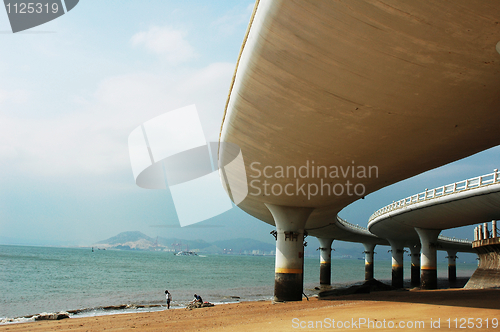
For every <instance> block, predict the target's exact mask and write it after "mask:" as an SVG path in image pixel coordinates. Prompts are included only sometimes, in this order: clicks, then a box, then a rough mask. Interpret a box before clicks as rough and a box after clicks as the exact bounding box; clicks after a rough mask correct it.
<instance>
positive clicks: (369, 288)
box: [318, 279, 396, 299]
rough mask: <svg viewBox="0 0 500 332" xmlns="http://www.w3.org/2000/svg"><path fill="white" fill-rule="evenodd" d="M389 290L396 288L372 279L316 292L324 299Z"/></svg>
mask: <svg viewBox="0 0 500 332" xmlns="http://www.w3.org/2000/svg"><path fill="white" fill-rule="evenodd" d="M389 290H396V288H394V287H392V286H389V285H386V284H384V283H383V282H380V281H378V280H375V279H372V280H368V281H365V282H364V283H363V284H361V285H354V286H350V287H347V288H337V289H332V290H327V291H323V292H320V293H319V294H318V297H319V298H320V299H324V298H327V297H331V296H340V295H350V294H368V293H370V292H379V291H389Z"/></svg>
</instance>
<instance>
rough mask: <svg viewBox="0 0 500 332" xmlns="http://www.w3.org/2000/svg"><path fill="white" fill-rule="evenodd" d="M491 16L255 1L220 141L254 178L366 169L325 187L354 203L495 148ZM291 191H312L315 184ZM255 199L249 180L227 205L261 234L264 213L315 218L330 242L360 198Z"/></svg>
mask: <svg viewBox="0 0 500 332" xmlns="http://www.w3.org/2000/svg"><path fill="white" fill-rule="evenodd" d="M498 17H500V7H499V6H498V4H497V1H496V0H492V1H484V0H481V1H472V0H458V1H426V2H420V1H389V2H387V1H386V2H371V1H355V2H340V1H273V2H271V1H267V0H266V1H264V0H261V1H260V2H259V4H258V6H257V10H256V13H255V15H254V18H253V21H252V24H251V28H250V31H249V35H248V39H247V41H246V43H245V45H244V47H243V49H242V53H241V57H240V61H239V65H238V67H237V71H236V73H235V81H234V85H233V87H232V90H231V93H230V97H229V100H228V107H227V111H226V115H225V119H224V122H223V127H222V131H221V141H228V142H232V143H236V144H237V145H238V146H239V147H241V150H242V153H243V157H244V161H245V166H246V168H247V173H248V174H250V175H254V176H255V175H257V172H256V171H253V170H254V169H257V170H259V171H262V170H263V168H264V167H266V166H270V167H272V169H274V170H275V169H276V167H277V166H283V167H286V166H288V167H290V166H291V167H296V168H297V169H298V168H299V167H301V166H304V165H306V163H307V162H309V163H312V161H314V163H315V165H318V166H319V165H321V166H326V167H330V166H336V167H337V168H340V167H343V168H344V169H347V167H349V166H353V165H355V166H356V167H358V166H363V167H369V166H376V167H377V170H378V173H377V174H376V175H375V174H372V176H371V177H370V178H368V177H361V178H360V177H357V176H354V177H352V176H350V175H348V176H347V177H341V178H340V179H339V178H335V179H331V178H328V180H331V182H332V183H334V182H337V183H344V182H345V181H346V180H350V181H351V182H353V181H355V183H359V184H362V185H363V186H364V188H365V193H364V194H368V193H371V192H374V191H376V190H378V189H380V188H382V187H385V186H387V185H390V184H392V183H395V182H398V181H400V180H403V179H406V178H408V177H411V176H414V175H416V174H419V173H422V172H424V171H426V170H429V169H432V168H435V167H438V166H441V165H444V164H446V163H449V162H452V161H454V160H457V159H460V158H463V157H466V156H469V155H471V154H474V153H476V152H479V151H482V150H484V149H487V148H490V147H492V146H495V145H498V144H500V135H498V123H499V121H500V112H498V110H499V109H500V94H499V93H498V91H499V89H500V80H499V79H498V77H499V74H500V54H498V52H497V51H496V50H495V45H496V44H497V42H498V41H499V40H500V34H499V33H498V31H499V30H500V26H499V24H498ZM220 157H221V158H224V151H222V152H221V154H220ZM252 163H254V164H253V165H254V166H253V167H250V165H251V164H252ZM255 163H258V164H255ZM253 179H254V178H250V177H249V178H248V179H247V181H248V184H249V185H250V180H253ZM260 180H264V178H263V177H262V176H261V177H260ZM295 180H296V179H295V178H294V179H290V178H278V177H276V176H273V177H272V178H269V179H267V182H268V184H269V185H270V186H272V185H274V184H277V185H280V186H282V187H284V186H285V185H287V184H289V183H295ZM300 181H301V183H305V184H306V186H307V185H309V184H316V185H318V186H319V185H321V179H319V178H312V177H309V178H301V179H300ZM264 189H265V188H264V184H263V181H260V182H259V183H257V182H254V183H253V186H251V187H250V194H249V195H248V196H247V198H246V199H245V200H244V201H243V202H242V203H240V204H239V206H240V207H241V208H242V209H243V210H245V211H246V212H248V213H249V214H251V215H253V216H255V217H257V218H259V219H261V220H263V221H265V222H267V223H270V224H273V225H274V220H273V218H272V216H271V214H270V212H269V210H268V209H267V208H266V207H265V205H264V203H270V204H276V205H283V206H295V207H312V208H315V209H314V211H313V212H312V214H311V216H310V218H309V219H308V221H307V224H306V226H305V227H306V229H307V230H311V231H313V229H317V231H314V232H315V235H316V233H317V234H318V235H324V236H331V237H335V235H336V234H337V232H338V227H336V226H335V225H331V226H329V224H334V223H335V216H336V215H337V213H338V212H339V211H340V210H341V209H342V208H344V207H345V206H347V205H348V204H350V203H352V202H353V201H355V200H357V199H359V198H360V197H359V196H357V195H350V196H349V195H347V194H345V193H344V194H343V195H316V196H314V197H307V195H303V194H301V193H298V194H294V195H286V194H284V193H282V194H273V193H271V194H268V195H265V194H263V193H264ZM258 190H260V191H261V194H259V195H257V194H256V193H257V191H258Z"/></svg>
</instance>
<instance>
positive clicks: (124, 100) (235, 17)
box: [0, 0, 500, 245]
mask: <svg viewBox="0 0 500 332" xmlns="http://www.w3.org/2000/svg"><path fill="white" fill-rule="evenodd" d="M253 6H254V3H253V1H248V0H246V1H239V0H232V1H222V0H221V1H191V0H190V1H166V0H161V1H160V0H140V1H139V0H135V1H133V0H129V1H102V0H101V1H99V0H82V1H80V3H79V4H78V5H77V6H76V7H75V8H74V9H73V10H71V11H70V12H68V13H67V14H65V15H63V16H61V17H59V18H57V19H55V20H53V21H51V22H48V23H46V24H43V25H41V26H38V27H35V28H33V29H30V30H27V31H25V32H20V33H16V34H13V33H12V32H11V30H10V25H9V21H8V17H7V14H6V12H5V11H4V10H3V9H0V45H1V46H0V244H2V243H4V244H33V245H90V244H92V243H95V242H97V241H100V240H103V239H106V238H109V237H111V236H114V235H116V234H118V233H120V232H124V231H141V232H143V233H145V234H146V235H148V236H151V237H156V236H162V237H177V238H181V239H188V238H196V239H204V240H206V241H209V242H210V241H215V240H221V239H230V238H237V237H247V238H254V239H257V240H261V241H265V242H270V243H272V242H274V238H273V237H272V236H271V235H269V232H270V231H271V230H273V227H272V226H270V225H268V224H266V223H264V222H262V221H259V220H257V219H255V218H253V217H251V216H249V215H248V214H246V213H244V212H243V211H241V210H239V209H237V208H233V209H231V210H230V211H228V212H225V213H223V214H221V215H219V216H217V217H214V218H211V219H209V220H206V221H203V222H201V223H199V224H197V225H193V226H190V227H180V226H179V220H178V218H177V215H176V211H175V208H174V204H173V200H172V196H171V194H170V192H169V191H168V190H146V189H143V188H140V187H138V186H137V185H136V184H135V182H134V176H133V174H132V169H131V164H130V157H129V151H128V143H127V139H128V136H129V134H130V133H131V132H132V130H134V129H135V128H137V127H138V126H140V125H141V124H142V123H144V122H146V121H148V120H150V119H152V118H155V117H157V116H159V115H162V114H164V113H165V112H169V111H172V110H175V109H178V108H180V107H184V106H187V105H192V104H195V105H196V107H197V110H198V114H199V117H200V119H201V124H202V127H203V132H204V135H205V138H206V140H207V141H217V140H218V136H219V130H220V126H221V121H222V116H223V112H224V106H225V102H226V99H227V95H228V92H229V87H230V83H231V78H232V75H233V72H234V69H235V66H236V60H237V57H238V54H239V51H240V48H241V44H242V41H243V38H244V35H245V31H246V29H247V25H248V22H249V19H250V16H251V13H252V10H253ZM436 139H438V137H437V138H436ZM499 166H500V149H499V148H498V147H496V148H492V149H490V150H487V151H484V152H481V153H479V154H476V155H474V156H471V157H469V158H466V159H463V160H460V161H457V162H454V163H452V164H449V165H445V166H443V167H440V168H438V169H435V170H431V171H429V172H426V173H424V174H421V175H419V176H417V177H414V178H411V179H408V180H405V181H402V182H400V183H397V184H394V185H391V186H389V187H386V188H384V189H382V190H380V191H378V192H376V193H372V194H370V195H368V196H366V199H364V200H360V201H357V202H355V203H353V204H352V205H350V206H348V207H346V208H345V209H344V210H343V211H342V212H341V213H340V216H341V217H343V218H344V219H347V221H349V222H351V223H354V224H359V225H362V226H366V224H367V221H368V218H369V216H370V215H371V214H372V213H373V212H374V211H375V210H377V209H379V208H381V207H383V206H385V205H387V204H389V203H391V202H392V201H393V200H397V199H400V198H404V197H407V196H410V195H413V194H415V193H418V192H421V191H423V190H424V189H425V188H434V187H438V186H441V185H444V184H448V183H452V182H455V181H460V180H464V179H467V178H471V177H475V176H479V175H483V174H487V173H491V172H492V171H493V169H494V168H500V167H499ZM472 229H473V226H468V227H465V228H461V229H453V230H446V231H444V232H443V234H445V235H448V236H457V237H463V238H471V237H472Z"/></svg>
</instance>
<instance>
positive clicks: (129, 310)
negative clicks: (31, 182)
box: [0, 276, 469, 327]
mask: <svg viewBox="0 0 500 332" xmlns="http://www.w3.org/2000/svg"><path fill="white" fill-rule="evenodd" d="M468 280H469V277H460V276H459V277H457V281H456V282H455V283H453V284H450V282H448V280H447V278H439V279H438V289H440V290H445V289H461V288H463V286H464V285H465V284H466V283H467V281H468ZM363 282H364V281H356V282H353V283H345V284H344V283H342V284H334V285H331V286H321V287H317V285H316V284H307V285H304V292H305V293H307V294H306V295H307V297H309V298H317V297H318V295H319V293H320V292H323V291H329V290H334V289H336V290H339V289H348V288H349V287H352V286H358V285H361V284H363ZM381 282H383V283H385V284H390V280H381ZM339 285H341V286H340V287H339ZM410 289H412V287H411V285H410V280H409V279H405V288H404V290H410ZM336 297H337V298H338V297H339V296H336ZM228 300H229V301H213V302H212V301H210V302H212V303H213V304H215V305H216V306H219V305H223V304H224V305H225V304H238V303H247V302H266V301H267V302H272V296H271V295H269V296H262V297H261V298H240V297H238V296H232V297H231V299H229V298H228ZM304 300H305V299H304ZM185 302H186V301H179V302H177V303H176V302H175V301H174V302H173V305H171V309H172V310H179V309H186V305H187V303H188V302H186V303H185ZM165 310H168V309H166V305H165V304H164V303H161V304H157V303H153V302H150V303H147V304H138V303H128V304H118V305H108V306H97V307H91V308H79V309H71V310H65V311H59V312H50V313H47V312H41V313H37V314H33V315H26V316H21V317H15V318H11V317H5V318H0V327H1V326H9V325H14V324H28V323H33V322H37V320H35V316H38V315H43V314H57V313H68V314H69V318H70V319H76V318H91V317H101V316H112V315H123V314H143V313H151V312H161V311H165Z"/></svg>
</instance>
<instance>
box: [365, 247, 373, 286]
mask: <svg viewBox="0 0 500 332" xmlns="http://www.w3.org/2000/svg"><path fill="white" fill-rule="evenodd" d="M363 246H364V247H365V280H366V281H368V280H373V254H374V250H375V244H373V243H363Z"/></svg>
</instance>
